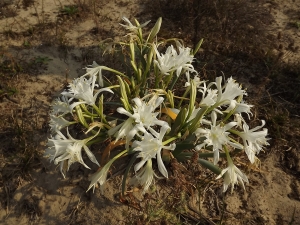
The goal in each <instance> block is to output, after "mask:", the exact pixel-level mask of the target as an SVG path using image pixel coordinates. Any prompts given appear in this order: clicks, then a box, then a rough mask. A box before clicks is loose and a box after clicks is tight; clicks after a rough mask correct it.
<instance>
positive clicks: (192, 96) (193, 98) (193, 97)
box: [186, 80, 197, 120]
mask: <svg viewBox="0 0 300 225" xmlns="http://www.w3.org/2000/svg"><path fill="white" fill-rule="evenodd" d="M196 95H197V88H196V85H195V83H194V81H193V80H192V81H191V89H190V103H189V114H188V115H187V117H186V119H187V120H188V119H189V118H190V116H191V115H192V113H193V110H194V107H195V101H196Z"/></svg>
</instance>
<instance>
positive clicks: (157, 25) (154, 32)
mask: <svg viewBox="0 0 300 225" xmlns="http://www.w3.org/2000/svg"><path fill="white" fill-rule="evenodd" d="M161 22H162V18H161V17H159V18H158V20H157V21H156V23H155V25H154V27H153V28H152V30H151V32H150V34H149V36H148V38H147V41H146V42H147V43H148V42H152V41H153V39H154V38H155V36H156V35H157V34H158V32H159V30H160V26H161Z"/></svg>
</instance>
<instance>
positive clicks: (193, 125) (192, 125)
mask: <svg viewBox="0 0 300 225" xmlns="http://www.w3.org/2000/svg"><path fill="white" fill-rule="evenodd" d="M207 109H208V107H207V106H205V107H203V108H201V109H200V110H199V112H198V113H197V115H196V117H195V118H194V119H192V120H191V121H190V122H191V123H190V125H189V127H188V130H189V131H190V134H192V133H194V132H195V131H196V129H197V128H198V127H199V124H200V121H201V119H202V117H203V115H204V114H205V113H206V111H207Z"/></svg>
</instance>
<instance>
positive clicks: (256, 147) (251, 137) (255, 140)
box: [237, 120, 269, 163]
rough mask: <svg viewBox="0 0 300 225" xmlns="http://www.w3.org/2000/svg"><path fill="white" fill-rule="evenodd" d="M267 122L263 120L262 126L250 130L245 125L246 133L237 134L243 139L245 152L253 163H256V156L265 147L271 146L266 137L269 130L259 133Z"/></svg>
mask: <svg viewBox="0 0 300 225" xmlns="http://www.w3.org/2000/svg"><path fill="white" fill-rule="evenodd" d="M265 124H266V122H265V121H264V120H262V125H261V126H257V127H255V128H253V129H251V130H249V126H248V125H247V124H246V123H244V124H243V130H244V132H237V134H238V135H239V136H240V137H241V138H242V139H243V142H244V148H245V152H246V154H247V156H248V158H249V160H250V162H251V163H254V162H255V155H256V154H258V153H259V152H260V150H262V149H263V146H264V145H269V143H268V142H267V140H268V139H267V138H266V136H267V135H268V129H267V128H264V129H263V130H262V131H257V130H259V129H261V128H262V127H263V126H264V125H265Z"/></svg>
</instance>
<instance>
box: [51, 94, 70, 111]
mask: <svg viewBox="0 0 300 225" xmlns="http://www.w3.org/2000/svg"><path fill="white" fill-rule="evenodd" d="M51 106H52V113H53V114H55V115H59V114H61V115H65V114H68V113H72V109H71V107H70V103H69V99H68V98H67V97H66V96H61V97H60V98H57V99H55V100H54V101H53V103H52V104H51Z"/></svg>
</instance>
